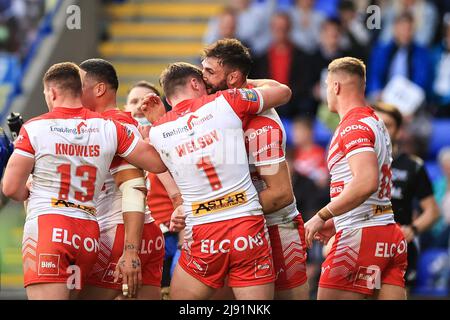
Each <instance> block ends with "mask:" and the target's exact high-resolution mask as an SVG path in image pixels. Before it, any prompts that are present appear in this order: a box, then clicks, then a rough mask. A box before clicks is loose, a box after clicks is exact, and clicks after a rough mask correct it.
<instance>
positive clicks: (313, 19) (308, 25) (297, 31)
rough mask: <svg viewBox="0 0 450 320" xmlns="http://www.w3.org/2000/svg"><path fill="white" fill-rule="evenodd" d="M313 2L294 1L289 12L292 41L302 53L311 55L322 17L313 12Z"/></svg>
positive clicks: (306, 0)
mask: <svg viewBox="0 0 450 320" xmlns="http://www.w3.org/2000/svg"><path fill="white" fill-rule="evenodd" d="M314 3H315V0H296V5H295V7H294V8H293V9H291V10H290V11H289V13H290V14H291V19H292V40H293V42H294V43H295V44H296V45H297V46H298V47H300V48H302V49H303V50H304V51H306V52H309V53H312V52H314V51H315V50H316V49H317V46H318V39H319V35H320V26H321V25H322V22H323V21H324V16H323V15H322V14H321V13H319V12H318V11H316V10H314Z"/></svg>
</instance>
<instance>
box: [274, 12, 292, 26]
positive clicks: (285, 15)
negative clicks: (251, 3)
mask: <svg viewBox="0 0 450 320" xmlns="http://www.w3.org/2000/svg"><path fill="white" fill-rule="evenodd" d="M278 17H280V18H283V19H284V20H286V21H287V23H288V26H289V29H292V20H291V16H290V15H289V13H287V12H286V11H277V12H275V13H274V14H273V15H272V17H271V20H272V21H273V19H274V18H278Z"/></svg>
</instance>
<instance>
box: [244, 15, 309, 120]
mask: <svg viewBox="0 0 450 320" xmlns="http://www.w3.org/2000/svg"><path fill="white" fill-rule="evenodd" d="M270 26H271V34H272V43H271V44H270V46H269V48H268V49H267V51H266V52H265V53H264V54H262V55H260V56H256V57H255V58H254V60H255V64H254V67H253V72H252V73H253V74H252V77H253V78H255V79H274V80H277V81H279V82H281V83H283V84H286V85H288V86H289V87H290V88H291V90H292V99H291V101H290V102H289V103H288V104H286V105H285V106H282V107H279V108H277V112H278V114H279V115H280V116H281V117H287V118H293V117H295V116H297V115H299V114H302V115H303V114H308V113H310V112H311V110H312V106H313V105H314V101H313V100H312V96H311V94H310V93H309V92H310V90H308V83H307V79H308V78H307V75H308V74H309V70H308V67H309V62H308V55H307V54H306V53H304V52H303V51H302V50H301V49H300V48H298V47H296V46H295V45H294V44H293V43H292V41H291V39H290V36H289V35H290V31H291V20H290V16H289V14H287V13H284V12H279V13H276V14H275V15H274V16H273V17H272V19H271V24H270Z"/></svg>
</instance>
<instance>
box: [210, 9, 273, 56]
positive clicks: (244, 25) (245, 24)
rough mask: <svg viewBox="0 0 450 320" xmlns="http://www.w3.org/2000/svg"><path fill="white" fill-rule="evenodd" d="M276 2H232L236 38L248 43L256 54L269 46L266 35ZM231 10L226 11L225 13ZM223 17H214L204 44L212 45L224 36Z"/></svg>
mask: <svg viewBox="0 0 450 320" xmlns="http://www.w3.org/2000/svg"><path fill="white" fill-rule="evenodd" d="M275 5H276V0H266V1H265V2H264V3H257V2H254V1H251V0H230V4H229V8H230V9H232V10H233V11H234V12H235V16H236V29H235V37H234V38H237V39H239V40H240V41H241V42H244V43H247V44H249V45H250V46H251V48H252V49H254V51H255V52H258V51H259V52H260V51H261V50H262V49H264V46H265V45H267V43H268V41H267V40H264V38H267V36H265V34H267V33H268V29H269V23H268V21H269V20H268V19H269V17H270V16H271V13H272V12H273V11H274V9H275ZM230 9H225V11H224V12H225V13H226V12H229V11H230ZM220 20H221V15H219V16H218V17H213V18H211V19H210V21H209V23H208V30H207V32H206V34H205V37H204V39H203V42H204V43H205V44H211V43H213V42H215V41H217V40H219V39H222V38H224V37H223V36H222V31H221V25H220Z"/></svg>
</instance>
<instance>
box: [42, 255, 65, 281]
mask: <svg viewBox="0 0 450 320" xmlns="http://www.w3.org/2000/svg"><path fill="white" fill-rule="evenodd" d="M59 258H60V255H59V254H50V253H41V254H40V255H39V270H38V275H39V276H58V275H59Z"/></svg>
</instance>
